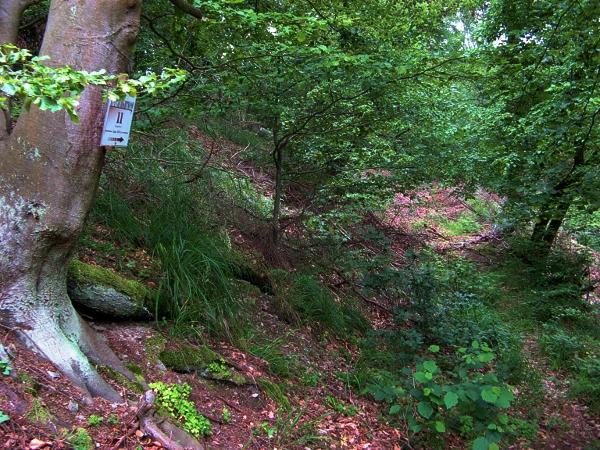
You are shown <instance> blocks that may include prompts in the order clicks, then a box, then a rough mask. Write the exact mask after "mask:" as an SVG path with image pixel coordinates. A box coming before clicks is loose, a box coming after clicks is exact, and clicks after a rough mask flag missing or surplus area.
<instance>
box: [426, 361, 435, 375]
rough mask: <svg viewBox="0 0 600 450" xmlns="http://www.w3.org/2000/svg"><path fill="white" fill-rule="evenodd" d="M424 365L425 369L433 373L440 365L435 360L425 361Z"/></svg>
mask: <svg viewBox="0 0 600 450" xmlns="http://www.w3.org/2000/svg"><path fill="white" fill-rule="evenodd" d="M423 367H424V368H425V370H428V371H429V372H431V373H435V372H436V371H437V370H438V366H437V364H436V363H435V361H425V362H424V363H423Z"/></svg>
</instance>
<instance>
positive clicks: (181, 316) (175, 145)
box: [92, 129, 243, 337]
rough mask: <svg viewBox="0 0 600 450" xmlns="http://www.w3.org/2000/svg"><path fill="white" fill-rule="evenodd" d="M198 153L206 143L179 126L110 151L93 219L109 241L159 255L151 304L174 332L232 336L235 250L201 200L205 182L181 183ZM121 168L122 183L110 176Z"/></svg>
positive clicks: (236, 316)
mask: <svg viewBox="0 0 600 450" xmlns="http://www.w3.org/2000/svg"><path fill="white" fill-rule="evenodd" d="M204 157H205V150H204V149H202V147H201V145H200V144H199V142H197V141H194V140H191V139H189V138H188V136H187V134H186V131H185V130H184V129H181V130H177V129H167V130H166V131H165V134H164V135H163V136H162V137H159V138H156V139H152V140H150V139H140V140H138V141H137V142H136V143H134V144H133V145H132V146H131V148H130V149H128V155H127V157H125V156H124V155H122V154H120V153H118V152H114V153H113V154H111V155H110V160H109V164H108V168H109V169H108V171H107V173H106V174H105V175H104V176H103V178H102V180H101V185H100V189H99V193H98V196H97V199H96V202H95V205H94V208H93V211H92V220H93V223H96V224H101V225H103V226H104V227H106V228H107V229H109V230H110V233H111V235H112V237H113V238H114V239H115V240H117V241H119V242H122V243H123V244H127V245H131V246H134V247H135V246H143V247H145V248H147V249H148V250H149V252H150V253H151V254H152V255H153V256H154V257H155V258H156V259H157V260H158V263H159V266H160V270H161V271H162V273H163V277H162V279H161V280H160V288H159V291H160V295H159V296H158V297H157V299H156V301H155V304H154V305H153V306H154V308H153V312H154V313H155V315H156V317H157V319H160V318H162V317H166V318H169V319H173V320H174V321H175V324H176V325H177V326H176V327H175V328H174V330H175V331H177V330H185V329H188V328H190V327H200V328H202V329H204V330H206V331H208V332H210V333H212V334H216V335H221V336H227V337H233V336H234V335H236V333H238V332H239V331H240V328H241V327H242V324H243V321H242V320H241V318H240V309H241V300H240V298H239V296H237V295H236V293H235V289H234V287H233V286H232V283H231V279H232V278H233V273H234V272H235V268H236V266H237V264H238V261H239V257H238V255H237V254H236V252H235V251H234V250H233V249H232V247H231V245H230V242H229V238H228V236H227V234H226V232H225V230H224V229H223V228H222V227H221V226H220V224H219V222H218V220H217V219H216V215H215V209H214V208H215V205H214V204H212V203H211V202H210V201H209V200H208V199H209V198H210V197H211V196H212V194H211V193H210V192H209V189H210V188H209V185H210V183H209V182H207V180H206V178H204V177H199V179H198V180H197V181H196V182H192V183H185V180H186V179H187V178H189V177H192V176H193V175H194V174H193V173H190V172H189V168H190V167H192V168H193V167H196V166H195V164H200V161H202V159H203V158H204ZM165 161H167V162H165ZM186 169H188V171H187V172H186ZM125 171H126V174H127V175H126V176H127V182H124V183H122V184H119V183H113V182H111V181H110V178H109V177H115V178H117V179H119V178H120V177H124V176H125ZM186 177H187V178H186ZM132 191H135V192H136V193H141V194H138V195H136V194H132V193H131V192H132Z"/></svg>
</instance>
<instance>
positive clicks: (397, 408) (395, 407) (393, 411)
mask: <svg viewBox="0 0 600 450" xmlns="http://www.w3.org/2000/svg"><path fill="white" fill-rule="evenodd" d="M400 410H401V408H400V405H392V406H391V407H390V414H391V415H392V416H393V415H394V414H398V413H399V412H400Z"/></svg>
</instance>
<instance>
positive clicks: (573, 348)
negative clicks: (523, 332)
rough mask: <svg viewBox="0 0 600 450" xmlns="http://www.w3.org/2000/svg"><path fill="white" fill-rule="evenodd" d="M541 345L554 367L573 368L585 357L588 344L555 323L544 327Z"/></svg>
mask: <svg viewBox="0 0 600 450" xmlns="http://www.w3.org/2000/svg"><path fill="white" fill-rule="evenodd" d="M539 342H540V347H541V349H542V352H543V353H544V355H545V356H546V357H547V358H548V360H549V361H550V365H551V367H552V368H553V369H555V370H556V369H572V368H574V367H575V365H576V364H577V361H578V360H579V359H580V358H582V357H584V356H585V354H586V352H587V346H586V345H585V343H584V342H582V340H581V338H579V337H578V336H576V335H573V334H571V333H568V332H566V331H564V330H561V329H560V328H558V327H556V326H553V325H546V326H545V327H544V335H543V336H542V337H541V338H540V341H539Z"/></svg>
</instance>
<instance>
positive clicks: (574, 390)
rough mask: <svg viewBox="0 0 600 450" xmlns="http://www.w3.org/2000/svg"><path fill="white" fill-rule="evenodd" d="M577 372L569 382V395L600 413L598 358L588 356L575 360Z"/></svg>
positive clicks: (599, 364)
mask: <svg viewBox="0 0 600 450" xmlns="http://www.w3.org/2000/svg"><path fill="white" fill-rule="evenodd" d="M577 367H578V373H577V375H576V376H575V378H574V380H573V381H572V382H571V389H570V392H569V393H570V395H571V396H572V397H575V398H578V399H580V400H582V401H583V402H585V403H586V404H587V405H588V406H589V407H590V409H591V410H592V411H593V412H594V413H600V383H599V382H598V380H600V358H599V357H598V356H595V357H589V358H585V359H582V360H579V361H578V362H577Z"/></svg>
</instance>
